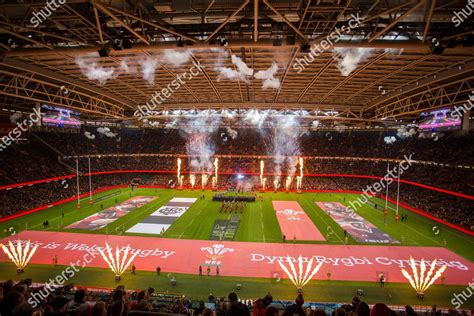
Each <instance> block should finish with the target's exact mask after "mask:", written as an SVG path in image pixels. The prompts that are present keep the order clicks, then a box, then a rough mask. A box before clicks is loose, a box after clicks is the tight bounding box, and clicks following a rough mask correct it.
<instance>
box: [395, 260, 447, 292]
mask: <svg viewBox="0 0 474 316" xmlns="http://www.w3.org/2000/svg"><path fill="white" fill-rule="evenodd" d="M410 267H411V270H412V272H413V275H411V274H410V273H409V272H408V271H406V270H405V269H402V274H403V276H404V277H405V278H407V280H408V281H409V282H410V285H411V286H412V287H413V289H415V291H416V293H417V294H418V295H421V296H423V295H424V294H425V291H426V290H427V289H428V288H429V287H430V286H431V285H432V284H433V283H434V282H435V281H436V280H437V279H438V278H439V277H441V275H442V274H443V272H444V270H446V267H447V265H444V266H442V267H441V268H439V269H438V271H436V272H434V270H435V267H436V259H434V260H433V261H432V262H431V266H430V269H429V271H428V273H427V274H426V263H425V260H424V259H421V262H420V274H418V269H417V268H416V263H415V260H414V259H413V258H410ZM433 273H434V275H433ZM425 274H426V275H425Z"/></svg>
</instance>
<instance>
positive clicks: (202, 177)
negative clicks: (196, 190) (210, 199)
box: [201, 173, 209, 189]
mask: <svg viewBox="0 0 474 316" xmlns="http://www.w3.org/2000/svg"><path fill="white" fill-rule="evenodd" d="M208 178H209V176H208V175H207V174H205V173H203V174H202V175H201V189H204V188H205V187H206V184H207V180H208Z"/></svg>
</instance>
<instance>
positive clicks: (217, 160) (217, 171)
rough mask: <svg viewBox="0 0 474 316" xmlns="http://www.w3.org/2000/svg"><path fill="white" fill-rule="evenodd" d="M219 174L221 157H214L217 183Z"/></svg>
mask: <svg viewBox="0 0 474 316" xmlns="http://www.w3.org/2000/svg"><path fill="white" fill-rule="evenodd" d="M218 174H219V159H217V158H216V159H214V177H215V178H216V184H217V175H218Z"/></svg>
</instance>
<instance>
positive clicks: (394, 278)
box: [0, 231, 474, 285]
mask: <svg viewBox="0 0 474 316" xmlns="http://www.w3.org/2000/svg"><path fill="white" fill-rule="evenodd" d="M8 239H10V240H11V241H12V242H13V243H16V242H17V241H20V242H22V243H26V242H27V241H28V240H30V241H31V243H32V244H33V245H36V244H37V245H39V247H38V250H37V251H36V253H35V254H34V255H33V257H32V258H31V263H32V264H44V265H46V266H47V267H49V266H50V265H51V258H53V257H54V256H55V255H57V256H58V264H60V265H69V264H71V263H74V262H78V261H79V262H81V263H82V262H84V257H85V256H88V257H90V259H88V260H87V262H89V263H88V267H97V268H105V269H108V268H107V264H106V263H105V262H104V260H103V258H102V257H101V255H100V254H99V251H98V249H99V248H103V247H105V243H106V242H107V243H108V244H109V245H110V246H111V247H113V248H115V247H116V246H118V247H121V248H122V249H125V248H126V247H127V246H130V247H131V248H132V250H131V251H132V252H138V254H137V257H136V258H135V259H134V261H133V263H134V265H135V266H136V267H137V270H143V271H155V270H156V266H157V264H159V265H160V267H161V270H162V271H166V272H171V273H186V274H198V267H199V265H206V264H207V265H217V264H219V265H220V266H221V268H220V274H221V275H223V276H234V277H255V278H271V279H274V278H275V274H277V277H279V278H287V276H286V274H285V273H284V272H283V271H282V270H281V267H280V265H279V264H278V261H283V262H285V261H288V260H292V261H296V260H297V258H298V257H299V256H301V257H302V258H303V263H304V264H306V263H307V262H308V261H309V260H310V259H311V258H313V260H314V261H315V262H316V263H318V262H323V265H322V267H321V269H320V270H319V272H318V273H317V274H316V275H315V279H326V278H327V276H326V275H327V272H329V271H330V272H331V280H345V281H361V282H362V281H367V282H378V275H379V274H380V273H381V272H383V273H384V275H385V277H386V280H387V282H402V283H408V281H407V279H405V278H404V277H403V275H402V273H401V271H400V269H401V268H405V269H409V270H410V266H409V261H410V257H413V258H414V259H415V262H416V263H417V264H419V262H420V260H421V259H422V258H424V259H425V260H426V261H427V263H428V264H431V261H432V260H433V259H435V258H436V259H437V266H438V267H439V266H441V265H447V269H446V271H445V272H444V274H443V275H444V276H445V280H444V283H445V284H458V285H465V283H466V280H470V279H471V278H472V276H473V269H474V264H473V263H471V262H470V261H469V260H467V259H465V258H463V257H461V256H459V255H457V254H455V253H453V252H451V251H450V250H448V249H446V248H442V247H406V246H394V245H392V246H389V245H328V244H294V243H278V244H277V243H258V242H233V241H215V240H186V239H168V238H153V237H141V236H119V235H97V234H84V233H64V232H47V231H24V232H21V233H19V234H17V235H15V236H12V237H8V238H6V239H4V240H3V241H2V242H3V243H5V242H6V240H8ZM0 260H1V261H7V260H8V259H7V257H6V256H5V255H0ZM418 268H419V266H418ZM27 269H28V268H27ZM12 273H15V272H14V271H13V272H12ZM110 276H111V277H112V276H113V274H112V272H110ZM440 282H441V280H438V281H436V283H437V284H439V283H440Z"/></svg>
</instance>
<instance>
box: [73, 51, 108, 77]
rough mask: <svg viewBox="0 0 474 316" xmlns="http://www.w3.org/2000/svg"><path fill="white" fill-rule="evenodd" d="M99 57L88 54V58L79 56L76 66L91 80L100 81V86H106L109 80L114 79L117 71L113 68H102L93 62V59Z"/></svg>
mask: <svg viewBox="0 0 474 316" xmlns="http://www.w3.org/2000/svg"><path fill="white" fill-rule="evenodd" d="M95 57H98V55H97V54H95V53H94V54H87V55H86V56H79V57H77V58H76V59H75V62H76V64H77V65H78V66H79V68H80V69H81V73H82V74H83V75H84V76H85V77H87V79H89V80H95V81H98V82H99V84H100V85H104V84H105V83H106V82H107V80H109V79H113V78H115V77H116V76H117V74H115V75H114V73H115V69H114V68H112V67H102V66H100V65H99V64H97V62H95V61H91V60H90V59H91V58H95Z"/></svg>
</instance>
